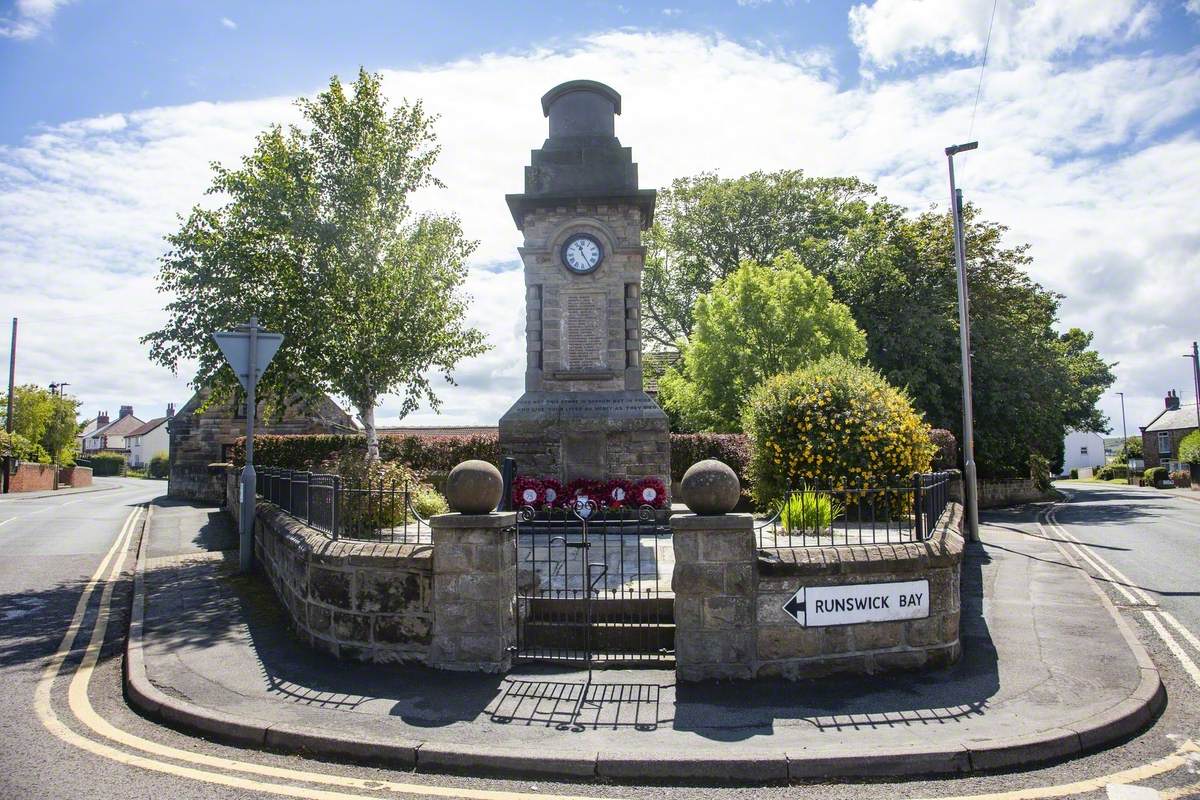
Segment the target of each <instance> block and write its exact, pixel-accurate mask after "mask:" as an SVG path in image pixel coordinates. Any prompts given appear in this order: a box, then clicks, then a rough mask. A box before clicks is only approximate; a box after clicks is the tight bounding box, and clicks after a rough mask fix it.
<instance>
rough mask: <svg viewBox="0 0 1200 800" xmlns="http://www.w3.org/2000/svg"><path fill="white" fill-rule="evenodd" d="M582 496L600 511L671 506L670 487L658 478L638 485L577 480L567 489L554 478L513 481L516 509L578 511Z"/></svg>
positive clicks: (615, 479) (530, 478)
mask: <svg viewBox="0 0 1200 800" xmlns="http://www.w3.org/2000/svg"><path fill="white" fill-rule="evenodd" d="M580 497H586V498H587V499H588V500H591V501H593V502H594V503H595V504H596V505H597V506H598V507H599V508H611V509H614V510H616V509H622V508H634V509H636V508H638V507H640V506H651V507H653V508H662V507H664V506H665V505H666V503H667V487H666V484H664V483H663V482H662V481H661V480H659V479H658V478H643V479H642V480H640V481H636V482H635V481H629V480H626V479H625V478H612V479H611V480H608V481H601V480H596V479H594V478H575V479H574V480H572V481H570V482H568V483H567V485H566V486H565V487H564V486H563V485H562V484H561V483H559V482H558V481H556V480H555V479H554V478H534V477H530V476H525V475H522V476H520V477H518V478H517V479H516V480H515V481H513V489H512V503H513V507H514V508H523V507H526V506H528V507H530V508H535V509H538V510H541V509H552V508H567V509H570V508H574V506H575V501H576V499H577V498H580Z"/></svg>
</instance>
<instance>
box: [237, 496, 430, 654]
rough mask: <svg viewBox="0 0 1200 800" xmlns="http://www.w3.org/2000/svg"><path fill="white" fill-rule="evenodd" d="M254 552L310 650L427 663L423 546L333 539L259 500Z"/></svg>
mask: <svg viewBox="0 0 1200 800" xmlns="http://www.w3.org/2000/svg"><path fill="white" fill-rule="evenodd" d="M233 511H234V513H236V505H235V506H233ZM254 550H255V557H256V558H257V563H258V565H259V568H260V569H261V570H262V571H263V573H264V574H265V575H266V577H267V579H268V580H269V581H270V582H271V585H272V587H273V588H274V589H275V594H276V596H277V597H278V598H279V602H280V604H281V605H282V606H283V607H284V610H285V611H286V612H287V614H288V617H289V618H290V619H291V622H292V627H293V628H294V629H295V631H296V633H297V634H298V635H299V636H300V638H301V639H303V640H305V641H307V642H308V643H309V644H311V645H312V646H313V647H314V648H316V649H318V650H321V651H323V652H326V653H329V654H330V655H333V656H335V657H337V658H347V659H354V660H360V661H377V662H395V661H412V662H419V663H423V664H427V663H429V653H430V644H431V642H432V641H433V593H432V584H433V550H432V547H431V546H430V545H428V544H424V545H411V544H385V543H377V542H360V541H349V540H340V541H336V542H335V541H333V540H331V539H330V538H329V537H327V536H325V535H324V534H322V533H320V532H318V531H315V530H313V529H312V528H309V527H308V526H306V525H305V524H304V523H303V522H301V521H300V520H297V519H294V518H292V517H290V516H288V515H287V514H285V513H283V512H282V511H280V510H279V509H278V508H276V507H275V506H273V505H271V504H270V503H265V502H261V501H260V502H259V504H258V520H257V524H256V526H255V532H254Z"/></svg>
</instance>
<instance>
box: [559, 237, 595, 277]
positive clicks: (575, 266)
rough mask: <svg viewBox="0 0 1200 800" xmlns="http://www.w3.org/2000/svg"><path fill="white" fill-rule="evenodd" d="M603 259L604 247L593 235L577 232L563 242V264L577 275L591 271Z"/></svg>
mask: <svg viewBox="0 0 1200 800" xmlns="http://www.w3.org/2000/svg"><path fill="white" fill-rule="evenodd" d="M603 260H604V248H603V247H601V245H600V242H599V241H598V240H597V239H596V238H595V237H594V236H590V235H589V234H586V233H577V234H575V235H574V236H572V237H570V238H569V239H567V240H566V241H565V242H563V246H562V263H563V266H564V267H566V268H567V269H569V270H570V271H571V272H574V273H576V274H578V275H582V274H584V273H588V272H592V271H593V270H595V269H596V268H597V267H599V266H600V262H601V261H603Z"/></svg>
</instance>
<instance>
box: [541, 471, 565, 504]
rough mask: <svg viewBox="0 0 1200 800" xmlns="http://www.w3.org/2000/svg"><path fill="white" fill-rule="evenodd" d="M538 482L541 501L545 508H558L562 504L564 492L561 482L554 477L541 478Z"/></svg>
mask: <svg viewBox="0 0 1200 800" xmlns="http://www.w3.org/2000/svg"><path fill="white" fill-rule="evenodd" d="M539 483H541V485H542V502H543V503H545V505H546V507H547V508H558V507H559V506H560V505H562V502H563V499H564V498H565V495H566V493H565V491H564V490H563V485H562V484H561V483H559V482H558V481H556V480H555V479H554V478H542V479H541V480H540V481H539Z"/></svg>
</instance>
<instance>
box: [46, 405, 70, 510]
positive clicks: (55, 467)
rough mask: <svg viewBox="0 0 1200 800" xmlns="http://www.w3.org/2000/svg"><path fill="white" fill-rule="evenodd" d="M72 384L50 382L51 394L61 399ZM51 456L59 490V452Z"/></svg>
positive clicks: (56, 485) (55, 483) (55, 480)
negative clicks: (64, 390) (64, 391)
mask: <svg viewBox="0 0 1200 800" xmlns="http://www.w3.org/2000/svg"><path fill="white" fill-rule="evenodd" d="M70 385H71V384H69V383H65V382H64V383H52V384H50V396H51V397H57V398H58V399H60V400H61V399H62V396H63V389H66V388H67V387H68V386H70ZM55 413H58V412H57V409H55ZM51 458H52V459H53V461H54V488H55V490H57V489H58V453H57V452H54V453H51Z"/></svg>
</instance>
